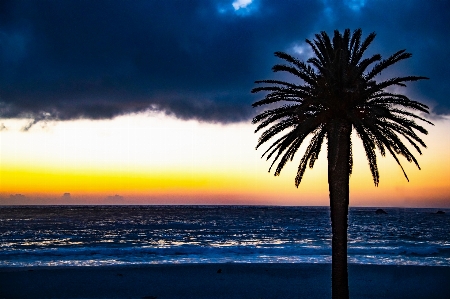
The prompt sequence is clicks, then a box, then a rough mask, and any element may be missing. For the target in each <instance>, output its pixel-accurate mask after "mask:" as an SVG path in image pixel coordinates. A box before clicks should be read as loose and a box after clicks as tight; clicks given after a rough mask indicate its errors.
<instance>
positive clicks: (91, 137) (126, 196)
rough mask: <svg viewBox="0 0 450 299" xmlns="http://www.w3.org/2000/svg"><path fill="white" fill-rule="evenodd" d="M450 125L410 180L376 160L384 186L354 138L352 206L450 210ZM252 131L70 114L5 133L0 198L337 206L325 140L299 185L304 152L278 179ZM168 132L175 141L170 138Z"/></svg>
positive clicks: (441, 125)
mask: <svg viewBox="0 0 450 299" xmlns="http://www.w3.org/2000/svg"><path fill="white" fill-rule="evenodd" d="M449 124H450V119H443V120H439V121H436V127H431V128H427V129H429V131H430V135H428V136H426V138H424V140H425V142H426V143H427V145H428V148H427V149H424V150H423V155H417V158H418V160H419V163H420V165H421V167H422V170H418V169H417V168H416V167H415V165H413V164H410V163H408V162H406V161H404V160H401V162H402V165H403V166H404V168H405V171H406V172H407V174H408V177H409V179H410V182H409V183H408V182H407V181H406V179H405V178H404V177H403V174H402V172H401V170H400V168H399V166H398V165H397V164H396V162H395V161H394V159H393V158H392V157H389V156H387V157H379V158H378V164H379V170H380V185H379V187H374V186H373V182H372V178H371V174H370V171H369V167H368V165H367V161H366V158H365V155H364V152H363V151H362V145H361V144H360V142H359V141H356V140H355V141H354V142H353V144H354V151H353V152H354V170H353V174H352V176H351V179H350V205H351V206H386V207H387V206H408V207H426V206H430V207H433V206H439V207H448V208H450V170H449V169H450V168H449V166H450V153H449V151H448V149H449V148H450V138H449V137H447V136H448V134H447V133H448V132H447V130H448V127H450V126H449ZM108 126H111V128H110V127H108ZM157 128H164V130H163V131H162V132H161V130H159V129H157ZM119 129H120V130H119ZM253 130H254V128H253V126H251V125H247V124H238V125H228V126H222V125H210V124H198V123H195V122H184V121H179V120H174V119H170V118H168V117H162V116H158V117H156V119H155V118H152V117H149V116H145V117H143V116H129V117H123V118H119V119H116V120H112V121H109V122H108V121H104V122H90V121H74V122H62V123H57V124H55V126H54V127H51V128H50V129H40V130H39V129H35V131H31V132H27V133H23V132H19V131H13V130H8V131H6V132H4V131H3V132H0V134H1V135H0V136H1V137H2V140H1V141H2V152H1V160H0V163H1V168H0V181H1V183H0V204H11V203H13V202H14V194H23V195H25V196H26V197H29V198H43V197H45V198H52V199H51V200H50V199H48V200H47V201H42V202H45V203H53V204H60V203H66V202H64V201H62V200H61V197H62V195H63V194H64V193H70V194H71V196H72V198H73V199H74V201H73V203H76V202H80V203H108V200H110V199H111V198H110V197H111V196H114V195H116V194H117V195H119V196H120V197H117V198H116V199H119V198H120V199H122V197H123V201H117V200H116V201H114V203H118V202H119V203H124V204H165V203H166V204H267V205H305V206H308V205H324V206H327V205H329V199H328V184H327V165H326V147H324V148H323V151H322V153H321V154H320V157H319V160H318V161H317V163H316V165H315V167H314V169H307V171H306V174H305V176H304V179H303V181H302V183H301V184H300V186H299V188H298V189H297V188H295V186H294V177H295V174H296V171H297V163H298V161H299V159H300V158H301V153H302V151H301V150H300V151H299V153H298V154H297V155H296V157H295V159H294V161H293V162H290V163H288V164H287V165H286V166H285V169H283V171H282V173H281V175H280V176H279V177H274V176H273V171H272V173H270V174H269V173H267V170H268V168H269V166H270V163H271V162H268V161H266V160H265V159H261V158H260V156H261V154H262V152H263V151H264V150H263V149H261V150H258V151H255V150H254V146H255V144H256V139H257V137H258V135H256V134H254V133H253ZM75 132H76V134H78V135H71V134H75ZM130 132H133V134H135V135H132V136H130ZM67 136H72V137H71V139H70V140H68V137H67ZM142 136H145V138H143V137H142ZM167 136H169V138H171V141H168V142H165V140H166V139H167ZM75 137H76V138H75ZM10 195H13V196H12V197H11V196H10ZM108 198H109V199H108ZM75 199H79V201H76V200H75ZM113 199H114V198H113ZM32 202H34V201H32ZM35 202H36V203H39V202H40V201H39V200H37V201H35Z"/></svg>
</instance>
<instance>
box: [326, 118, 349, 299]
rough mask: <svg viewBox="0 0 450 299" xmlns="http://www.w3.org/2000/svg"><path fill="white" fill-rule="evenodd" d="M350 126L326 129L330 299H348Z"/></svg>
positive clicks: (335, 122) (336, 124) (335, 124)
mask: <svg viewBox="0 0 450 299" xmlns="http://www.w3.org/2000/svg"><path fill="white" fill-rule="evenodd" d="M351 129H352V126H351V124H349V123H348V122H346V121H345V120H339V119H338V120H333V121H332V122H330V123H329V127H328V131H327V133H328V188H329V191H330V210H331V228H332V234H333V237H332V265H331V267H332V269H331V290H332V298H333V299H347V298H349V291H348V271H347V216H348V203H349V174H350V166H349V165H350V164H349V159H350V147H351V139H350V136H351Z"/></svg>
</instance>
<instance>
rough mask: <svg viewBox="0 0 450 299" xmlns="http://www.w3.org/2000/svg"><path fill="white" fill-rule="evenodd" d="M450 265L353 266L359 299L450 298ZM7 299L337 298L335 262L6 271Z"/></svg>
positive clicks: (353, 289) (0, 290)
mask: <svg viewBox="0 0 450 299" xmlns="http://www.w3.org/2000/svg"><path fill="white" fill-rule="evenodd" d="M449 281H450V267H446V266H394V265H362V264H349V287H350V297H351V298H352V299H372V298H374V299H375V298H436V299H439V298H449V297H450V284H449V283H448V282H449ZM0 298H146V299H150V298H152V299H165V298H166V299H169V298H258V299H259V298H265V299H267V298H331V264H303V263H299V264H282V263H281V264H280V263H273V264H259V263H255V264H239V263H227V264H153V265H119V266H66V267H65V266H55V267H51V266H50V267H2V268H0Z"/></svg>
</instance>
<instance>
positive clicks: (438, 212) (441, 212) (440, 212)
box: [436, 211, 445, 215]
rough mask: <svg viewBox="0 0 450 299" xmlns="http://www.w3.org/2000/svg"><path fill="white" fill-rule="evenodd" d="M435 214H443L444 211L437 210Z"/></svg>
mask: <svg viewBox="0 0 450 299" xmlns="http://www.w3.org/2000/svg"><path fill="white" fill-rule="evenodd" d="M436 214H439V215H444V214H445V212H444V211H437V212H436Z"/></svg>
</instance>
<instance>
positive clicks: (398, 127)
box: [252, 29, 431, 299]
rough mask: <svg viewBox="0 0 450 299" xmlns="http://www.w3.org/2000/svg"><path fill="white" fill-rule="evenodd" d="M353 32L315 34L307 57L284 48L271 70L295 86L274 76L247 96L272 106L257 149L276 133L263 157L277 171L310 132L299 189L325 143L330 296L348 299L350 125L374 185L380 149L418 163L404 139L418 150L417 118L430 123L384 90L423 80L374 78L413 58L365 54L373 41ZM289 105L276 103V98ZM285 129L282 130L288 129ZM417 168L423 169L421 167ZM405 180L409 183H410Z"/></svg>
mask: <svg viewBox="0 0 450 299" xmlns="http://www.w3.org/2000/svg"><path fill="white" fill-rule="evenodd" d="M361 36H362V31H361V29H357V30H355V31H354V32H353V34H351V33H350V30H349V29H346V30H345V31H344V33H343V34H341V33H340V32H339V31H337V30H335V31H334V36H333V39H330V37H329V36H328V35H327V33H326V32H321V33H320V34H316V35H315V39H314V40H313V41H312V42H311V41H310V40H306V42H307V43H308V44H309V45H310V46H311V48H312V51H313V52H314V57H312V58H310V59H308V60H307V61H306V63H305V62H303V61H300V60H298V59H296V58H294V57H292V56H290V55H288V54H286V53H283V52H276V53H275V56H277V57H279V58H281V59H283V60H285V61H286V62H287V64H277V65H275V66H274V67H273V71H274V72H287V73H289V74H291V75H294V76H296V77H297V78H296V79H298V80H297V81H296V82H294V83H289V82H284V81H279V80H262V81H256V82H255V83H257V84H262V85H261V86H260V87H256V88H254V89H253V90H252V93H257V92H261V91H262V92H266V95H265V97H264V99H262V100H260V101H257V102H255V103H254V104H253V107H258V106H261V105H270V106H269V109H267V110H265V111H263V112H262V113H260V114H259V115H257V116H256V117H255V118H254V119H253V123H254V124H259V125H258V127H257V129H256V130H255V133H256V132H258V131H260V130H263V129H265V130H264V131H263V132H262V134H261V136H260V138H259V141H258V144H257V146H256V148H259V147H260V146H261V145H262V144H265V143H266V142H267V141H269V140H271V139H272V138H274V137H276V140H275V141H274V142H273V143H272V144H271V145H270V147H269V148H268V149H267V150H266V151H265V152H264V154H263V155H262V157H264V156H266V155H267V156H266V157H267V160H269V159H270V158H271V157H274V158H273V162H272V165H271V166H270V168H269V172H270V170H271V168H272V166H273V165H274V164H275V163H276V162H277V161H278V165H277V167H276V170H275V176H277V175H279V174H280V172H281V170H282V169H283V167H284V166H285V164H286V163H287V162H288V161H289V160H291V161H292V159H293V158H294V155H295V153H296V152H297V150H298V149H299V147H300V145H301V144H302V142H303V141H304V140H305V138H306V137H307V136H308V135H310V134H311V135H312V138H311V140H310V141H309V145H308V147H307V149H306V150H305V152H304V155H303V157H302V159H301V160H300V165H299V166H298V171H297V176H296V177H295V186H297V187H298V185H299V184H300V182H301V180H302V178H303V175H304V173H305V170H306V167H307V166H309V167H310V168H312V167H313V166H314V162H315V161H316V160H317V158H318V156H319V153H320V150H321V147H322V144H323V141H324V139H327V140H328V142H327V145H328V146H327V147H328V186H329V193H330V211H331V226H332V298H335V299H336V298H348V296H349V291H348V272H347V221H348V220H347V216H348V205H349V177H350V175H351V173H352V166H353V158H352V141H351V133H352V130H353V129H355V131H356V134H357V136H358V137H359V138H360V139H361V140H362V143H363V146H364V150H365V153H366V156H367V160H368V162H369V166H370V171H371V173H372V177H373V182H374V184H375V186H378V183H379V173H378V167H377V157H376V153H375V150H376V149H377V148H378V150H379V152H380V153H381V155H382V156H385V154H386V152H389V153H390V154H391V155H392V156H393V157H394V159H395V161H396V162H397V163H398V165H400V167H401V169H402V171H403V174H404V175H405V177H406V179H408V177H407V176H406V173H405V171H404V169H403V167H402V165H401V164H400V161H399V159H398V155H401V156H404V157H405V158H406V160H407V161H408V162H414V163H415V164H416V165H417V167H419V164H418V162H417V160H416V158H415V157H414V156H413V154H412V153H411V152H410V151H409V149H408V148H407V147H406V146H405V144H404V142H406V141H407V142H408V143H409V144H410V145H412V146H413V147H414V148H415V149H416V150H417V151H418V152H419V154H421V150H420V147H419V146H422V147H426V145H425V143H424V142H423V141H422V139H420V138H419V136H418V135H417V134H416V131H417V132H420V133H423V134H427V131H426V130H425V129H424V128H423V127H422V126H420V125H418V124H417V123H416V122H415V120H421V121H424V122H427V123H429V124H431V122H429V121H427V120H425V119H424V118H422V117H420V116H418V115H416V114H414V113H413V112H417V111H419V112H423V113H428V107H427V106H426V105H424V104H422V103H419V102H417V101H412V100H411V99H409V98H408V97H407V96H406V95H403V94H399V93H396V92H394V91H393V90H394V89H392V88H391V89H389V87H395V86H406V85H405V82H409V81H417V80H421V79H428V78H426V77H417V76H407V77H395V78H390V79H384V80H379V81H376V80H375V78H376V77H377V76H378V75H379V74H380V73H381V72H382V71H384V70H385V69H387V68H388V67H390V66H391V65H393V64H395V63H397V62H399V61H401V60H404V59H407V58H409V57H411V54H410V53H407V52H406V51H405V50H401V51H398V52H396V53H394V54H393V55H392V56H390V57H389V58H387V59H382V58H381V56H380V55H379V54H376V55H373V56H371V57H369V58H363V54H364V52H365V51H366V50H367V48H368V46H369V45H370V44H371V43H372V41H373V40H374V38H375V33H371V34H369V35H368V36H367V38H365V39H364V40H362V39H361ZM282 101H284V102H287V103H285V104H284V105H283V106H281V107H277V108H273V104H274V103H277V102H282ZM285 130H287V132H285ZM419 169H420V167H419ZM408 181H409V180H408Z"/></svg>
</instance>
